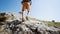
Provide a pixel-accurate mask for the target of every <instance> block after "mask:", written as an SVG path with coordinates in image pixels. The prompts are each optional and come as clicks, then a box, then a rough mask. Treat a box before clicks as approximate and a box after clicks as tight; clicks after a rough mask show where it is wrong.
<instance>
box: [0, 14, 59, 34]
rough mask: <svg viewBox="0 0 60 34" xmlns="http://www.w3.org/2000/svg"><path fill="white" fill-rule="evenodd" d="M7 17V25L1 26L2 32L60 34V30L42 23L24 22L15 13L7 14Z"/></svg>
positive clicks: (12, 33)
mask: <svg viewBox="0 0 60 34" xmlns="http://www.w3.org/2000/svg"><path fill="white" fill-rule="evenodd" d="M4 15H5V14H4ZM19 15H20V14H19ZM19 15H18V16H19ZM5 16H6V17H7V18H9V19H7V23H6V24H3V25H0V31H3V30H5V31H6V32H7V33H9V34H60V29H59V28H56V27H54V26H48V25H46V24H44V23H42V22H38V21H28V20H26V21H25V22H22V21H21V19H20V18H21V16H19V17H18V16H17V15H15V14H13V13H6V15H5ZM16 16H17V17H18V18H17V17H16ZM14 17H15V18H14ZM12 18H13V19H12ZM4 23H5V22H4ZM3 32H4V31H3ZM1 33H2V32H0V34H1Z"/></svg>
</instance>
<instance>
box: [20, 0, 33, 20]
mask: <svg viewBox="0 0 60 34" xmlns="http://www.w3.org/2000/svg"><path fill="white" fill-rule="evenodd" d="M21 3H22V21H24V20H25V19H24V11H25V10H26V9H27V11H28V13H27V15H26V19H27V20H28V14H29V12H30V5H31V4H32V1H31V0H22V2H21Z"/></svg>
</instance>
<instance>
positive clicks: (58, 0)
mask: <svg viewBox="0 0 60 34" xmlns="http://www.w3.org/2000/svg"><path fill="white" fill-rule="evenodd" d="M30 7H31V8H30V9H31V10H30V14H29V16H30V17H33V18H37V19H39V20H45V21H46V20H47V21H51V20H55V21H58V22H60V0H32V5H31V6H30ZM21 9H22V4H21V0H0V12H15V13H18V12H19V11H21ZM26 12H27V11H26ZM26 12H25V13H26Z"/></svg>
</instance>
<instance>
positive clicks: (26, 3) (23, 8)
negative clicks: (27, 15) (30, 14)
mask: <svg viewBox="0 0 60 34" xmlns="http://www.w3.org/2000/svg"><path fill="white" fill-rule="evenodd" d="M26 9H27V11H30V4H29V3H28V2H24V3H23V4H22V11H24V10H26Z"/></svg>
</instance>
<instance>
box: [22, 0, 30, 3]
mask: <svg viewBox="0 0 60 34" xmlns="http://www.w3.org/2000/svg"><path fill="white" fill-rule="evenodd" d="M30 1H31V0H23V1H22V2H21V3H24V2H30Z"/></svg>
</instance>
